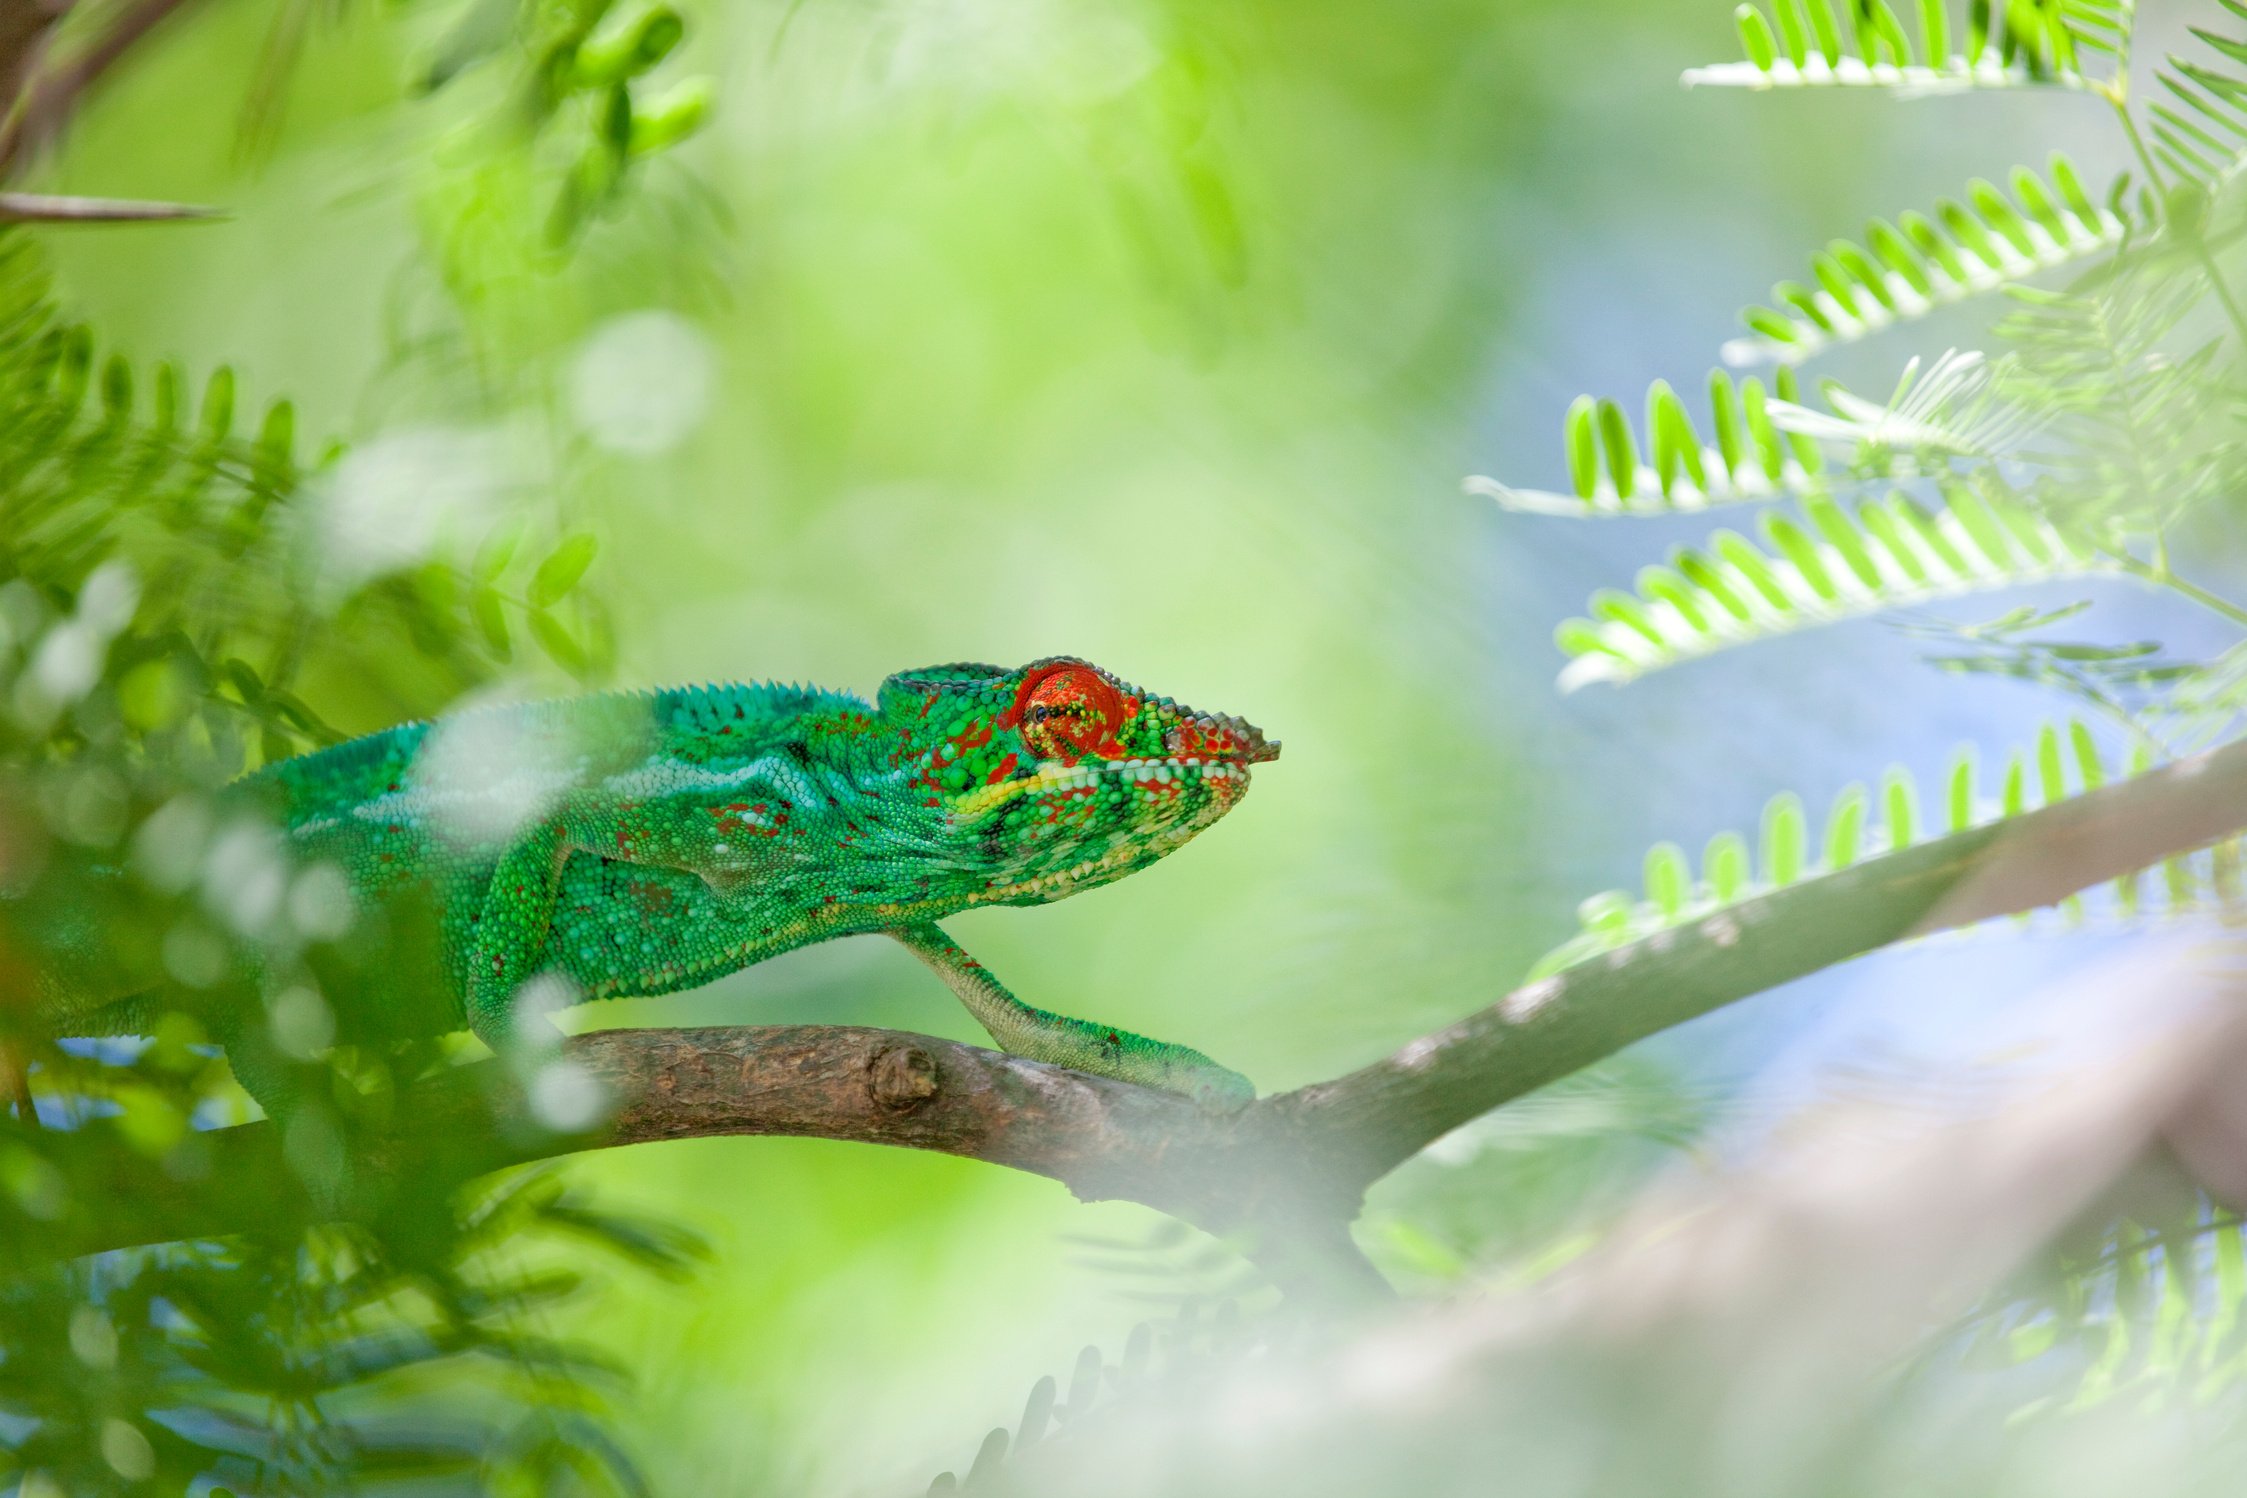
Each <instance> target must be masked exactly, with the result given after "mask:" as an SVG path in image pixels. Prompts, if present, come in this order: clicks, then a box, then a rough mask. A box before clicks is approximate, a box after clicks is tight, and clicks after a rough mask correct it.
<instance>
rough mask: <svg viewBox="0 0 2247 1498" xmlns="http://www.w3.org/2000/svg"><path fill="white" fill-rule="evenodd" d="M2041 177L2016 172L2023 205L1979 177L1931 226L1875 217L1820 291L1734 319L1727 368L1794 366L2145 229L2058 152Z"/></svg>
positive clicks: (1820, 263)
mask: <svg viewBox="0 0 2247 1498" xmlns="http://www.w3.org/2000/svg"><path fill="white" fill-rule="evenodd" d="M2046 170H2047V172H2048V173H2049V174H2050V176H2051V177H2052V179H2053V181H2054V182H2056V183H2058V184H2060V185H2059V186H2058V187H2057V188H2055V187H2053V186H2051V185H2048V184H2047V183H2046V181H2045V180H2044V179H2043V178H2041V177H2038V176H2037V175H2036V174H2035V173H2034V172H2031V171H2030V170H2028V169H2027V168H2026V167H2022V168H2020V169H2018V170H2016V171H2015V172H2014V174H2013V188H2014V194H2015V197H2016V198H2017V199H2019V200H2020V206H2019V207H2016V206H2015V203H2014V201H2012V200H2009V199H2008V198H2007V197H2006V196H2005V194H2004V193H2002V192H2001V191H1999V190H1998V189H1997V188H1996V187H1994V186H1992V185H1991V184H1989V183H1987V182H1975V183H1972V184H1970V185H1969V186H1968V189H1967V194H1966V196H1967V200H1968V201H1967V203H1965V204H1961V203H1958V202H1955V201H1952V200H1950V199H1945V200H1943V201H1942V202H1940V203H1938V204H1937V205H1936V208H1935V221H1930V220H1929V219H1927V218H1925V217H1923V216H1920V215H1916V214H1906V215H1904V216H1902V217H1901V218H1899V219H1898V221H1897V222H1895V223H1889V222H1887V221H1885V220H1881V219H1875V220H1873V221H1872V222H1871V223H1870V224H1868V225H1866V228H1865V244H1866V245H1868V246H1870V248H1869V249H1868V248H1861V247H1860V246H1858V245H1855V244H1852V243H1850V242H1848V241H1846V240H1837V241H1835V243H1834V246H1833V247H1832V248H1831V249H1829V250H1828V252H1827V253H1825V254H1824V255H1821V256H1819V257H1817V259H1816V260H1815V262H1814V269H1815V270H1816V271H1817V272H1818V273H1819V275H1818V279H1819V283H1820V285H1819V289H1818V290H1816V291H1813V292H1803V291H1800V290H1799V289H1795V288H1790V286H1789V285H1788V284H1787V283H1781V284H1780V285H1779V286H1776V287H1774V288H1773V289H1772V300H1773V302H1774V303H1777V304H1778V305H1777V306H1776V307H1769V306H1767V307H1753V308H1750V309H1749V310H1748V311H1746V312H1744V313H1742V314H1741V320H1742V321H1743V322H1745V323H1746V324H1747V326H1748V331H1749V335H1750V336H1748V337H1745V338H1738V339H1734V340H1733V341H1731V342H1729V343H1727V344H1726V345H1725V346H1724V360H1725V362H1726V363H1727V364H1734V365H1740V364H1755V363H1764V362H1774V361H1775V362H1778V363H1782V364H1791V363H1799V362H1800V361H1802V360H1804V359H1807V358H1809V357H1810V356H1811V355H1812V354H1815V353H1817V352H1819V351H1820V350H1822V349H1825V348H1828V347H1830V346H1832V345H1834V344H1836V343H1848V342H1853V341H1855V340H1857V339H1860V338H1864V337H1867V336H1869V335H1870V334H1873V333H1876V332H1879V331H1880V330H1881V329H1883V328H1887V327H1890V326H1892V325H1894V324H1896V323H1900V322H1910V321H1912V320H1914V319H1916V318H1920V317H1924V316H1926V315H1927V314H1928V313H1930V312H1933V311H1934V310H1935V309H1937V308H1939V307H1945V306H1949V305H1952V304H1954V303H1957V302H1963V301H1966V300H1967V299H1969V298H1971V297H1977V296H1980V295H1982V294H1983V293H1985V292H1988V291H1993V290H1996V289H1998V288H2000V287H2004V286H2008V285H2011V284H2013V283H2015V282H2018V281H2020V280H2021V279H2023V278H2024V277H2027V276H2031V275H2034V274H2036V273H2037V272H2039V271H2043V270H2050V269H2053V268H2055V267H2059V266H2065V265H2071V264H2075V263H2078V262H2081V261H2083V260H2085V259H2087V258H2090V257H2092V256H2095V255H2102V254H2105V253H2106V252H2107V251H2109V250H2112V249H2113V248H2114V247H2115V246H2117V245H2119V244H2121V243H2122V242H2123V240H2124V239H2125V238H2127V237H2128V236H2129V235H2130V234H2131V233H2132V232H2133V231H2134V229H2142V228H2143V227H2145V226H2144V225H2142V224H2133V222H2132V221H2131V220H2130V219H2128V218H2126V217H2124V216H2123V214H2122V213H2120V212H2119V211H2117V210H2115V209H2113V208H2108V207H2103V206H2101V205H2099V204H2097V203H2095V202H2093V201H2092V200H2091V199H2090V197H2089V196H2088V195H2087V194H2085V193H2084V191H2083V189H2082V184H2081V181H2080V179H2079V178H2078V176H2077V174H2076V170H2075V167H2074V164H2073V163H2071V162H2070V161H2068V159H2067V158H2066V157H2065V156H2062V155H2060V154H2058V153H2054V155H2053V156H2052V159H2051V160H2050V162H2049V163H2047V166H2046ZM1969 205H1971V206H1969ZM1936 222H1940V224H1941V225H1942V227H1941V228H1937V227H1936Z"/></svg>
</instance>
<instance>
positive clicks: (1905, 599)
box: [1554, 485, 2119, 690]
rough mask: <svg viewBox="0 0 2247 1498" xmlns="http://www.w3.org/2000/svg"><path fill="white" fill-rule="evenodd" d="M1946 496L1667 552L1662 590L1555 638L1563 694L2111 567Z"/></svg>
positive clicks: (1971, 501)
mask: <svg viewBox="0 0 2247 1498" xmlns="http://www.w3.org/2000/svg"><path fill="white" fill-rule="evenodd" d="M1946 494H1947V502H1946V503H1945V504H1944V505H1943V506H1941V507H1940V508H1937V509H1933V510H1929V509H1925V508H1923V507H1921V506H1920V505H1918V504H1916V503H1915V502H1913V501H1912V500H1910V499H1907V498H1905V497H1904V496H1902V495H1900V494H1894V495H1890V496H1889V497H1888V498H1886V499H1884V500H1880V501H1877V502H1872V503H1869V504H1866V505H1863V506H1860V507H1859V508H1858V509H1857V510H1856V511H1855V512H1854V513H1853V514H1852V513H1849V512H1845V511H1843V510H1842V509H1840V507H1838V506H1834V507H1831V508H1829V509H1826V510H1823V511H1821V512H1820V513H1819V518H1818V520H1817V521H1816V529H1817V531H1818V534H1813V533H1812V532H1811V531H1806V530H1805V529H1803V528H1802V527H1801V526H1799V525H1797V524H1795V523H1794V522H1792V521H1790V520H1787V519H1786V518H1785V517H1783V516H1777V515H1766V516H1764V517H1763V525H1762V530H1763V538H1764V546H1763V547H1758V546H1756V545H1755V544H1754V543H1753V542H1750V541H1749V540H1748V539H1747V538H1745V537H1743V536H1740V535H1738V534H1737V533H1734V532H1730V531H1719V532H1716V533H1715V534H1714V535H1712V536H1711V537H1710V538H1709V540H1708V542H1706V543H1705V545H1704V547H1703V548H1699V549H1696V548H1681V549H1680V550H1678V551H1676V552H1673V553H1672V554H1671V557H1670V564H1669V567H1668V568H1667V569H1665V570H1664V571H1663V572H1662V573H1661V574H1660V575H1661V577H1662V578H1663V580H1664V585H1663V587H1662V588H1661V589H1659V590H1655V591H1651V592H1643V593H1641V594H1639V595H1636V596H1634V595H1631V594H1623V593H1616V592H1612V591H1610V592H1603V593H1601V594H1600V595H1598V596H1597V597H1596V598H1595V600H1594V603H1593V608H1592V617H1590V618H1582V619H1572V620H1569V621H1568V622H1567V623H1565V624H1563V625H1562V626H1561V627H1560V629H1559V630H1558V631H1556V633H1555V636H1554V638H1555V640H1556V641H1557V642H1558V643H1559V644H1560V647H1561V649H1562V650H1563V651H1564V652H1566V653H1567V654H1568V655H1569V656H1570V657H1571V659H1570V660H1569V663H1568V665H1567V667H1566V668H1565V669H1564V670H1563V671H1562V672H1561V676H1560V684H1561V687H1562V689H1563V690H1574V689H1575V688H1577V687H1581V686H1584V685H1586V684H1588V683H1591V682H1614V683H1620V682H1627V681H1630V680H1633V679H1635V678H1636V677H1639V676H1643V675H1645V674H1646V673H1648V672H1650V671H1659V670H1662V669H1664V668H1665V667H1669V666H1674V665H1677V664H1679V663H1681V662H1684V661H1688V660H1694V659H1697V658H1699V657H1701V656H1705V655H1710V654H1713V653H1714V652H1716V651H1719V650H1725V649H1730V648H1732V647H1734V646H1737V645H1744V644H1749V643H1752V642H1754V641H1758V640H1765V639H1771V638H1775V637H1777V636H1779V635H1783V634H1790V633H1793V632H1795V631H1797V630H1802V629H1808V628H1812V627H1814V626H1817V625H1821V624H1829V623H1833V622H1835V621H1838V620H1843V619H1853V618H1859V617H1863V616H1865V615H1870V614H1875V613H1880V612H1882V611H1885V610H1889V609H1895V608H1902V607H1906V606H1909V605H1913V604H1919V603H1925V602H1929V601H1931V600H1934V599H1938V598H1945V597H1951V596H1955V595H1958V594H1963V593H1971V592H1977V591H1981V590H1985V589H1990V588H2002V587H2011V586H2015V585H2017V584H2021V583H2029V582H2037V581H2042V580H2044V579H2046V578H2052V577H2067V576H2078V575H2084V574H2090V573H2100V572H2114V571H2117V570H2119V569H2118V567H2117V564H2116V563H2115V562H2114V561H2113V560H2112V559H2111V558H2109V557H2107V556H2105V555H2104V554H2102V553H2100V552H2099V551H2097V550H2096V549H2094V548H2093V547H2092V546H2091V545H2090V544H2089V543H2088V542H2087V541H2086V540H2084V539H2082V538H2080V537H2076V536H2071V535H2068V534H2065V533H2063V532H2062V531H2060V530H2059V529H2058V528H2057V527H2055V526H2053V525H2052V524H2051V523H2050V522H2048V521H2046V520H2044V519H2042V518H2041V517H2039V516H2037V515H2036V514H2035V513H2034V512H2033V511H2030V510H2029V509H2028V508H2027V507H2026V506H2024V505H2022V504H2021V503H2020V501H2019V500H2017V499H2015V498H2013V497H2012V496H2010V495H2009V494H2006V493H2004V492H2003V491H2002V490H1999V489H1997V488H1996V487H1995V486H1994V485H1992V486H1988V487H1987V492H1981V491H1975V490H1970V489H1967V488H1965V487H1964V486H1959V485H1952V486H1949V488H1948V489H1947V491H1946ZM1836 538H1839V542H1838V544H1837V540H1836ZM1671 579H1678V580H1681V582H1680V583H1673V582H1671V581H1670V580H1671ZM1687 605H1690V606H1687Z"/></svg>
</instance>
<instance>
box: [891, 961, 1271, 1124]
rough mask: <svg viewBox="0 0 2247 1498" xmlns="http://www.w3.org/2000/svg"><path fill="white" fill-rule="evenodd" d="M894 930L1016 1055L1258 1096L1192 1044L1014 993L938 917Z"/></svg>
mask: <svg viewBox="0 0 2247 1498" xmlns="http://www.w3.org/2000/svg"><path fill="white" fill-rule="evenodd" d="M890 934H891V935H892V936H894V937H896V938H897V939H898V940H899V941H901V942H903V943H904V944H905V945H906V947H907V948H908V949H910V950H911V951H912V953H913V955H914V956H916V957H918V958H920V959H921V961H923V962H925V963H927V964H928V965H929V967H930V968H932V969H933V970H934V971H935V973H936V975H937V976H938V977H940V978H942V979H943V980H944V983H945V986H946V987H948V988H950V989H951V990H952V992H953V994H954V995H956V996H957V997H958V998H959V1001H960V1002H961V1003H962V1004H965V1005H966V1006H967V1009H968V1012H969V1013H970V1014H972V1015H974V1016H975V1017H976V1019H977V1020H978V1021H980V1022H981V1023H982V1025H983V1028H984V1029H986V1030H988V1031H990V1032H991V1038H992V1039H993V1040H996V1041H997V1042H998V1043H999V1045H1000V1047H1001V1048H1002V1049H1004V1050H1006V1051H1008V1052H1010V1053H1012V1054H1013V1055H1017V1056H1027V1057H1029V1058H1030V1059H1031V1060H1033V1061H1050V1062H1052V1063H1053V1064H1054V1065H1055V1066H1066V1067H1069V1068H1070V1069H1071V1070H1074V1071H1084V1072H1091V1073H1092V1074H1093V1075H1095V1076H1100V1077H1114V1078H1115V1079H1116V1080H1117V1081H1119V1082H1136V1083H1138V1084H1139V1085H1140V1086H1142V1087H1153V1088H1158V1089H1160V1090H1161V1091H1164V1092H1175V1093H1179V1094H1181V1095H1182V1096H1185V1097H1190V1098H1192V1099H1193V1100H1194V1101H1196V1102H1198V1103H1200V1104H1201V1105H1202V1106H1204V1107H1207V1108H1216V1109H1221V1110H1224V1111H1227V1112H1230V1111H1232V1110H1234V1109H1236V1108H1242V1107H1245V1106H1247V1105H1248V1104H1249V1103H1251V1102H1253V1101H1255V1098H1256V1085H1255V1084H1254V1083H1252V1082H1250V1081H1249V1080H1248V1078H1246V1077H1244V1076H1242V1075H1241V1074H1240V1073H1239V1072H1237V1071H1233V1070H1232V1069H1230V1068H1229V1067H1224V1066H1220V1065H1218V1064H1217V1063H1216V1062H1215V1061H1212V1060H1210V1059H1209V1057H1207V1056H1204V1055H1203V1054H1202V1053H1201V1052H1199V1051H1197V1050H1194V1049H1192V1048H1191V1047H1188V1046H1182V1045H1172V1044H1171V1043H1170V1042H1169V1041H1167V1040H1153V1039H1150V1038H1149V1037H1147V1036H1145V1035H1135V1034H1133V1033H1132V1032H1131V1031H1129V1030H1119V1029H1117V1028H1116V1027H1115V1026H1113V1025H1096V1024H1091V1023H1088V1022H1086V1021H1084V1020H1081V1019H1071V1018H1070V1017H1069V1016H1067V1015H1065V1014H1049V1013H1047V1012H1046V1011H1045V1010H1043V1009H1033V1008H1032V1007H1030V1006H1029V1005H1028V1004H1025V1003H1023V1002H1022V1001H1021V1000H1020V999H1018V998H1016V997H1015V996H1014V995H1013V994H1011V993H1009V992H1007V990H1006V986H1005V985H1004V984H1002V983H1000V982H999V980H998V979H996V978H994V977H992V976H991V974H990V973H989V972H988V971H987V970H986V969H985V968H984V966H983V964H982V963H980V962H977V961H976V960H975V959H974V958H973V957H970V956H968V954H967V953H966V952H964V951H962V950H961V949H960V947H959V945H958V944H957V943H955V942H954V941H953V940H952V939H951V938H950V937H948V936H946V935H945V934H944V933H943V932H942V931H941V930H939V929H938V928H937V926H936V925H935V923H934V922H926V921H924V922H921V923H919V924H917V925H912V926H905V927H900V928H898V929H897V930H894V931H892V932H891V933H890Z"/></svg>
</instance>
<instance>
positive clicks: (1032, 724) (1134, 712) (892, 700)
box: [881, 656, 1280, 905]
mask: <svg viewBox="0 0 2247 1498" xmlns="http://www.w3.org/2000/svg"><path fill="white" fill-rule="evenodd" d="M881 708H882V712H883V714H884V715H885V716H886V717H887V718H889V719H890V720H891V721H892V722H893V723H895V725H896V726H897V729H898V731H899V739H898V745H899V747H898V751H897V753H898V764H899V766H900V768H901V769H903V770H905V771H907V772H908V773H909V774H910V775H911V777H912V779H911V784H912V787H913V788H914V790H916V791H917V792H919V793H920V795H921V797H922V799H923V804H924V805H925V806H926V807H928V808H929V809H930V810H932V811H935V812H938V813H940V814H941V815H942V817H943V818H944V821H945V824H946V828H947V831H948V833H949V836H948V837H947V838H946V841H947V842H948V843H949V844H950V845H951V846H952V847H953V848H954V849H956V850H957V852H956V856H957V857H958V859H959V860H960V865H961V872H963V873H972V874H974V875H976V876H978V878H979V881H980V886H981V892H980V893H979V894H978V895H977V896H976V897H975V898H974V900H973V903H975V904H1013V905H1030V904H1038V903H1042V902H1044V901H1048V900H1058V899H1060V898H1062V897H1063V896H1065V895H1070V894H1074V893H1076V892H1077V891H1078V890H1081V889H1089V888H1091V887H1093V886H1094V885H1099V884H1106V883H1107V882H1108V881H1110V880H1112V879H1120V878H1122V877H1123V876H1124V875H1126V874H1128V873H1131V872H1132V871H1133V870H1135V869H1142V868H1145V867H1146V866H1147V865H1148V864H1150V863H1153V862H1154V861H1155V860H1156V859H1158V858H1160V857H1162V856H1163V855H1164V854H1165V853H1168V852H1170V851H1171V850H1172V849H1174V848H1177V847H1179V846H1180V845H1181V844H1183V843H1185V842H1186V841H1187V840H1188V839H1189V838H1191V837H1192V836H1193V835H1194V834H1195V833H1197V832H1199V831H1201V830H1202V829H1203V828H1204V827H1207V826H1208V825H1209V824H1210V823H1212V822H1214V821H1216V820H1217V819H1218V818H1219V817H1221V816H1223V815H1224V814H1225V813H1226V812H1228V811H1230V810H1232V809H1233V808H1234V807H1235V806H1237V805H1239V804H1240V800H1241V797H1243V796H1245V795H1246V794H1247V793H1248V777H1249V767H1250V766H1251V765H1257V764H1262V763H1263V762H1265V761H1267V760H1273V759H1277V758H1279V752H1280V746H1279V745H1278V744H1275V743H1272V742H1270V741H1268V740H1267V739H1266V738H1265V737H1264V735H1263V733H1262V731H1261V730H1259V729H1257V728H1255V727H1254V726H1252V725H1251V724H1249V723H1247V722H1244V721H1243V720H1241V719H1239V718H1236V717H1231V716H1225V715H1220V714H1214V713H1204V712H1197V711H1195V710H1194V709H1193V708H1190V707H1182V706H1180V705H1179V704H1178V703H1176V702H1173V701H1171V700H1170V699H1169V698H1167V697H1157V696H1155V695H1154V694H1153V693H1151V692H1146V691H1143V690H1141V689H1140V688H1138V687H1135V686H1133V685H1132V684H1131V683H1129V682H1126V681H1123V680H1121V679H1119V678H1117V677H1115V676H1113V675H1111V674H1109V673H1108V672H1106V671H1103V670H1101V669H1100V668H1099V667H1098V666H1095V665H1093V664H1092V663H1091V662H1089V661H1084V660H1079V659H1077V658H1075V657H1073V656H1052V657H1049V658H1047V659H1045V660H1041V661H1033V662H1031V663H1030V664H1029V665H1027V666H1024V667H1021V668H1020V669H1018V670H1013V671H1009V670H1004V669H1002V668H1000V667H997V666H982V665H950V666H932V667H928V668H926V669H924V670H920V671H911V672H904V673H901V674H899V675H897V676H893V677H891V678H890V679H889V680H888V681H886V682H884V683H883V684H882V691H881Z"/></svg>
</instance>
